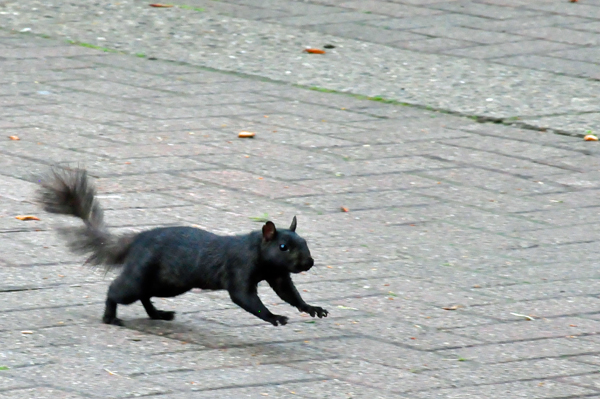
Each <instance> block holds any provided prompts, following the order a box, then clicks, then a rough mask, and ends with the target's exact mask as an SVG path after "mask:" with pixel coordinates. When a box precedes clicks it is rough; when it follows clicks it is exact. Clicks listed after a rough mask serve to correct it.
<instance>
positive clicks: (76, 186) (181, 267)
mask: <svg viewBox="0 0 600 399" xmlns="http://www.w3.org/2000/svg"><path fill="white" fill-rule="evenodd" d="M95 194H96V192H95V189H94V187H93V185H92V184H91V182H90V181H89V180H88V177H87V173H86V171H85V170H82V169H75V170H68V171H58V170H54V171H53V172H52V175H51V176H50V178H49V179H48V181H46V182H41V188H40V191H39V200H40V202H41V203H42V206H43V208H44V209H45V210H46V211H48V212H52V213H59V214H65V215H72V216H76V217H78V218H81V219H82V220H83V221H84V223H85V227H84V228H82V229H74V230H73V229H70V230H69V229H63V230H62V231H63V234H66V235H67V238H68V240H69V246H70V248H71V249H72V250H74V251H76V252H79V253H91V256H90V257H89V258H88V261H87V262H88V263H91V264H96V265H100V264H102V265H104V266H105V267H106V268H107V269H110V268H113V267H122V268H123V270H122V272H121V274H120V275H119V276H118V277H117V278H116V279H115V280H114V281H113V282H112V284H111V285H110V288H109V289H108V295H107V299H106V309H105V311H104V317H103V321H104V323H107V324H116V325H121V324H122V322H121V320H119V319H118V318H117V304H123V305H128V304H130V303H133V302H135V301H137V300H140V301H141V302H142V305H143V306H144V309H146V312H147V313H148V316H150V318H152V319H160V320H172V319H173V317H174V312H165V311H161V310H157V309H156V308H155V307H154V305H153V304H152V302H151V301H150V298H152V297H173V296H177V295H180V294H183V293H184V292H187V291H189V290H191V289H192V288H202V289H208V290H222V289H223V290H227V291H228V292H229V296H230V297H231V299H232V300H233V302H234V303H236V304H237V305H239V306H240V307H241V308H243V309H244V310H246V311H248V312H250V313H252V314H253V315H255V316H257V317H259V318H260V319H262V320H265V321H268V322H269V323H271V324H273V325H274V326H277V325H285V324H286V323H287V320H288V318H287V317H285V316H279V315H275V314H273V313H271V312H270V311H269V310H268V309H267V308H266V307H265V305H264V304H263V303H262V302H261V300H260V298H259V297H258V294H257V285H258V283H259V282H261V281H267V282H268V283H269V285H270V286H271V287H272V288H273V290H274V291H275V293H277V295H278V296H279V297H280V298H281V299H283V300H284V301H286V302H287V303H289V304H290V305H292V306H295V307H296V308H298V309H299V310H300V311H302V312H306V313H309V314H310V315H311V316H312V317H315V316H318V317H326V316H327V314H328V312H327V310H325V309H323V308H320V307H317V306H311V305H308V304H307V303H306V302H304V300H303V299H302V297H301V296H300V294H299V293H298V291H297V290H296V287H295V286H294V283H293V282H292V279H291V276H290V273H300V272H303V271H308V270H309V269H310V268H311V267H312V266H313V264H314V261H313V258H312V257H311V254H310V251H309V249H308V246H307V245H306V241H305V240H304V239H303V238H302V237H300V236H299V235H298V234H296V232H295V230H296V217H295V216H294V219H293V221H292V224H291V226H290V229H288V230H285V229H282V230H277V229H276V228H275V225H274V224H273V223H272V222H267V223H265V225H264V226H263V228H262V231H254V232H252V233H250V234H245V235H238V236H219V235H216V234H213V233H210V232H208V231H204V230H201V229H197V228H193V227H163V228H156V229H152V230H148V231H144V232H142V233H139V234H135V235H129V236H114V235H112V234H111V233H110V232H109V231H108V230H107V229H106V227H105V225H104V220H103V213H102V209H101V208H100V206H99V205H98V203H97V201H96V198H95Z"/></svg>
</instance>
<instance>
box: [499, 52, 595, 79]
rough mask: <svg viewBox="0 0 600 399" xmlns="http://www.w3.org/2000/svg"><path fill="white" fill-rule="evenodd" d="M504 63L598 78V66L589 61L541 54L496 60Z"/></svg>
mask: <svg viewBox="0 0 600 399" xmlns="http://www.w3.org/2000/svg"><path fill="white" fill-rule="evenodd" d="M496 61H497V62H499V63H502V64H508V65H516V66H521V67H526V68H532V69H538V70H542V71H552V72H556V73H564V74H567V75H574V76H583V77H587V78H592V79H597V78H598V66H597V65H596V64H592V63H589V62H581V61H567V60H561V59H557V58H554V57H546V56H541V55H522V56H516V57H510V58H502V59H498V60H496Z"/></svg>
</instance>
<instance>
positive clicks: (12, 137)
mask: <svg viewBox="0 0 600 399" xmlns="http://www.w3.org/2000/svg"><path fill="white" fill-rule="evenodd" d="M8 138H9V139H11V140H21V139H20V138H19V136H8Z"/></svg>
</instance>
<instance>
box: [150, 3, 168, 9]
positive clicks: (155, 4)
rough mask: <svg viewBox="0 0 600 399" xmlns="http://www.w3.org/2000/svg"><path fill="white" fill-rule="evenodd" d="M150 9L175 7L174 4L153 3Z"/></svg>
mask: <svg viewBox="0 0 600 399" xmlns="http://www.w3.org/2000/svg"><path fill="white" fill-rule="evenodd" d="M150 7H156V8H171V7H173V4H160V3H153V4H150Z"/></svg>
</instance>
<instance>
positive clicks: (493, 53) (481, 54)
mask: <svg viewBox="0 0 600 399" xmlns="http://www.w3.org/2000/svg"><path fill="white" fill-rule="evenodd" d="M462 47H467V46H462ZM569 48H571V46H570V45H567V44H562V43H556V42H550V41H545V40H531V41H520V42H511V43H502V44H491V45H487V46H478V47H468V48H458V49H453V50H446V51H444V53H446V54H452V55H457V56H464V57H472V58H480V59H481V58H496V57H510V56H514V55H519V54H532V53H548V52H550V51H555V50H563V49H569Z"/></svg>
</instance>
